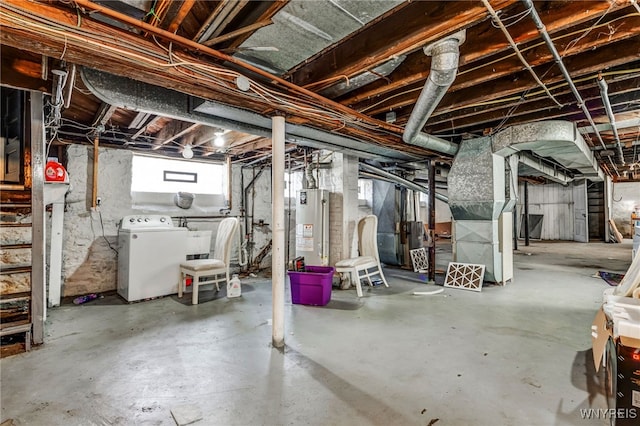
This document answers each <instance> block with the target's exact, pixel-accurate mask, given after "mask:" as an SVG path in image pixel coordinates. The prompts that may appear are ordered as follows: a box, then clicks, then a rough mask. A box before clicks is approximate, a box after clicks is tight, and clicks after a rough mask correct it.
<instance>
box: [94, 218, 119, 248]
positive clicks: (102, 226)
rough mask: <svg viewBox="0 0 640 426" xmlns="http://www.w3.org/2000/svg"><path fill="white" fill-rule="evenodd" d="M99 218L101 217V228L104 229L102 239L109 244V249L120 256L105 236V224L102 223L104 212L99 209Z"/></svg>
mask: <svg viewBox="0 0 640 426" xmlns="http://www.w3.org/2000/svg"><path fill="white" fill-rule="evenodd" d="M98 216H99V217H100V227H101V228H102V238H104V240H105V241H106V242H107V245H108V246H109V248H110V249H111V250H113V251H114V252H115V253H116V255H118V250H116V249H115V248H113V246H111V242H110V241H109V239H108V238H107V236H106V235H105V232H104V222H103V221H102V212H101V211H100V210H99V209H98Z"/></svg>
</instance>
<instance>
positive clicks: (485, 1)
mask: <svg viewBox="0 0 640 426" xmlns="http://www.w3.org/2000/svg"><path fill="white" fill-rule="evenodd" d="M482 3H483V4H484V6H485V7H486V8H487V10H488V11H489V14H490V15H491V16H492V18H493V21H495V22H496V23H497V24H498V26H499V28H500V29H501V30H502V33H503V34H504V36H505V37H506V38H507V40H508V41H509V44H510V45H511V48H512V49H513V51H514V52H515V54H516V55H517V56H518V59H520V62H522V65H524V67H525V68H526V69H527V71H529V74H531V77H533V79H534V80H535V82H536V83H538V85H539V86H540V87H542V89H543V90H544V91H545V93H546V94H547V96H549V98H551V100H552V101H553V102H555V103H556V105H558V106H559V107H562V104H561V103H560V102H558V100H557V99H556V98H555V97H554V96H553V95H552V94H551V92H550V91H549V88H548V87H547V86H546V85H545V84H544V83H543V82H542V80H540V78H539V77H538V75H537V74H536V73H535V71H534V70H533V68H531V65H529V62H527V60H526V59H525V58H524V56H522V52H520V49H519V48H518V45H517V43H516V42H515V41H514V40H513V38H512V37H511V34H509V31H507V28H506V27H505V26H504V24H503V23H502V21H501V20H500V18H499V17H498V14H497V13H496V11H495V10H494V9H493V7H491V4H490V3H489V1H488V0H482ZM526 12H527V14H529V13H530V12H531V10H530V9H527V11H526ZM525 16H526V15H525Z"/></svg>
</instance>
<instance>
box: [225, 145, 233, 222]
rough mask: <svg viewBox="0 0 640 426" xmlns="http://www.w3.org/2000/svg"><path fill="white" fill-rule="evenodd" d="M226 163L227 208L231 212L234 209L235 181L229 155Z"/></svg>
mask: <svg viewBox="0 0 640 426" xmlns="http://www.w3.org/2000/svg"><path fill="white" fill-rule="evenodd" d="M226 163H227V201H228V202H227V208H228V209H229V210H231V209H232V208H233V190H232V188H233V186H232V181H233V173H232V170H231V156H230V155H227V158H226Z"/></svg>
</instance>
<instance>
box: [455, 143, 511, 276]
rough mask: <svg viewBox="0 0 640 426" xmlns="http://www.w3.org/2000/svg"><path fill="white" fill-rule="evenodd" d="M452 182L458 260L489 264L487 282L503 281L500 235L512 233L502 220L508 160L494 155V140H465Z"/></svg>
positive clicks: (486, 274) (457, 157) (486, 272)
mask: <svg viewBox="0 0 640 426" xmlns="http://www.w3.org/2000/svg"><path fill="white" fill-rule="evenodd" d="M448 183H449V208H450V209H451V214H452V215H453V217H454V219H455V222H454V224H453V226H454V235H455V238H456V240H455V244H456V259H455V260H456V261H457V262H463V263H475V264H482V265H485V266H486V269H485V279H486V280H488V281H494V282H503V281H504V279H505V277H504V276H503V271H504V268H503V261H504V260H503V252H502V251H501V244H500V235H501V234H502V235H507V236H508V235H509V234H510V233H509V231H510V230H506V229H504V230H503V231H502V232H501V230H500V229H501V228H500V226H501V224H500V221H499V218H500V215H501V213H502V212H503V211H504V209H505V207H506V206H507V203H506V194H505V161H504V158H502V157H500V156H498V155H494V154H493V153H492V149H491V138H490V137H482V138H476V139H468V140H465V141H462V143H461V144H460V150H459V151H458V153H457V154H456V156H455V158H454V159H453V164H452V165H451V170H450V171H449V177H448ZM507 238H509V237H507ZM509 239H510V238H509ZM506 278H507V279H508V278H509V277H506Z"/></svg>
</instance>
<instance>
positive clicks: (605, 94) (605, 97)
mask: <svg viewBox="0 0 640 426" xmlns="http://www.w3.org/2000/svg"><path fill="white" fill-rule="evenodd" d="M598 86H600V96H601V97H602V103H603V105H604V109H605V111H607V117H609V123H611V130H613V137H614V138H615V140H616V150H617V153H618V164H619V165H621V166H624V164H625V163H624V153H623V152H622V145H621V143H620V135H619V134H618V128H617V127H616V117H615V116H614V115H613V109H612V108H611V102H610V101H609V85H608V84H607V82H606V80H605V79H604V78H603V77H602V76H601V75H599V76H598Z"/></svg>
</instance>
